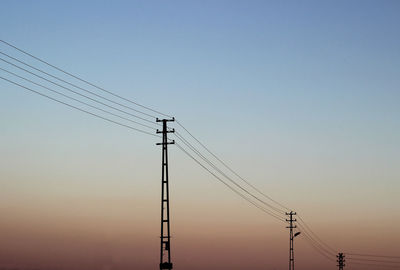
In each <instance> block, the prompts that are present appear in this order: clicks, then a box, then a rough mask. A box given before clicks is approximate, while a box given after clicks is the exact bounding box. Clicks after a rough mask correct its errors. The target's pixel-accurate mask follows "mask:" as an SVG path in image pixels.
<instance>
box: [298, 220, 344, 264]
mask: <svg viewBox="0 0 400 270" xmlns="http://www.w3.org/2000/svg"><path fill="white" fill-rule="evenodd" d="M298 226H299V228H300V229H301V230H302V232H304V233H305V234H306V235H308V237H309V238H310V240H311V241H313V242H314V244H315V245H316V246H317V247H318V248H319V249H320V250H321V251H322V252H324V253H326V254H328V255H330V256H336V253H333V252H330V251H329V250H327V249H326V248H325V247H324V246H322V245H321V244H320V243H319V242H318V241H317V240H315V238H314V237H313V236H312V235H311V234H310V233H309V232H308V231H307V230H306V229H305V228H304V227H303V226H302V224H298Z"/></svg>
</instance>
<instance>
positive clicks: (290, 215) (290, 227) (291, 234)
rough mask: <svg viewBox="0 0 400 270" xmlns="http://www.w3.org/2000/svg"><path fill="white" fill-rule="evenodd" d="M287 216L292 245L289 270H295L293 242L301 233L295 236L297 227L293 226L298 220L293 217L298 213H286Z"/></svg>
mask: <svg viewBox="0 0 400 270" xmlns="http://www.w3.org/2000/svg"><path fill="white" fill-rule="evenodd" d="M286 215H287V216H289V217H290V218H289V219H286V221H287V222H289V226H288V227H286V228H288V229H289V230H290V244H289V270H294V250H293V240H294V238H295V237H296V236H297V235H299V234H300V233H299V232H298V233H296V234H295V235H293V229H295V228H297V226H296V225H293V222H296V221H297V220H296V219H293V216H295V215H296V212H293V211H290V212H289V213H286Z"/></svg>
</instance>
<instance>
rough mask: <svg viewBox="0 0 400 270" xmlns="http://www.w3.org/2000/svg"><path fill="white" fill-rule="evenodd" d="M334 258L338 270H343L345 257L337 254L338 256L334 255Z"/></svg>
mask: <svg viewBox="0 0 400 270" xmlns="http://www.w3.org/2000/svg"><path fill="white" fill-rule="evenodd" d="M336 257H337V262H338V265H337V266H339V270H343V268H344V267H345V266H346V265H345V264H344V262H345V261H346V260H345V259H344V257H346V256H344V254H343V253H339V254H338V255H336Z"/></svg>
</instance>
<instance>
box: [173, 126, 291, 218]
mask: <svg viewBox="0 0 400 270" xmlns="http://www.w3.org/2000/svg"><path fill="white" fill-rule="evenodd" d="M175 135H176V136H177V137H178V138H179V139H180V140H181V141H182V142H183V143H184V144H185V145H186V146H187V147H189V148H190V149H191V150H192V151H193V152H195V153H196V154H197V155H198V156H199V157H200V158H201V159H203V160H204V161H205V162H206V163H207V164H208V165H210V166H211V167H212V168H214V170H216V171H217V172H219V173H220V174H221V175H222V176H223V177H225V178H226V179H227V180H229V181H230V182H231V183H232V184H234V185H235V186H237V187H238V188H240V189H241V190H242V191H244V192H245V193H247V194H248V195H250V196H251V197H253V198H254V199H256V200H257V201H259V202H261V203H262V204H264V205H266V206H267V207H269V208H271V209H272V210H274V211H275V212H277V213H278V214H284V213H285V212H282V211H281V210H279V209H278V208H276V207H274V206H272V205H270V204H268V203H267V202H265V201H263V200H261V199H260V198H258V197H257V196H255V195H254V194H252V193H251V192H250V191H248V190H247V189H245V188H244V187H242V186H241V185H239V184H238V183H237V182H236V181H234V180H233V179H232V178H230V177H229V176H228V175H226V174H225V173H224V172H223V171H221V169H219V168H218V167H217V166H215V164H214V163H212V162H211V161H210V160H209V159H207V158H206V157H205V156H204V155H202V154H201V153H200V152H199V151H198V150H197V149H196V148H195V147H194V146H193V145H192V144H191V143H189V142H188V141H187V140H186V139H184V138H183V137H182V135H181V134H180V133H179V132H177V131H176V132H175Z"/></svg>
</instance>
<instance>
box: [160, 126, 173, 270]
mask: <svg viewBox="0 0 400 270" xmlns="http://www.w3.org/2000/svg"><path fill="white" fill-rule="evenodd" d="M156 121H157V122H162V126H163V129H162V131H159V130H158V129H157V133H162V143H157V145H162V173H161V178H162V179H161V249H160V269H168V270H171V269H172V263H171V242H170V241H171V234H170V226H169V187H168V144H174V143H175V141H172V142H168V136H167V135H168V133H173V132H175V130H174V129H172V130H168V127H167V122H173V121H175V118H172V119H158V118H157V120H156Z"/></svg>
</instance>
